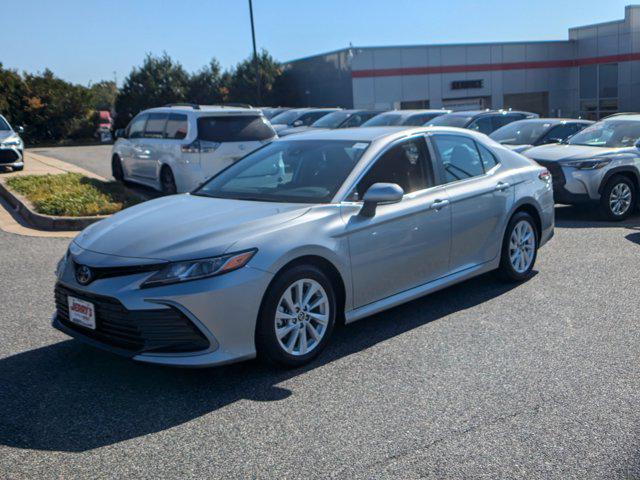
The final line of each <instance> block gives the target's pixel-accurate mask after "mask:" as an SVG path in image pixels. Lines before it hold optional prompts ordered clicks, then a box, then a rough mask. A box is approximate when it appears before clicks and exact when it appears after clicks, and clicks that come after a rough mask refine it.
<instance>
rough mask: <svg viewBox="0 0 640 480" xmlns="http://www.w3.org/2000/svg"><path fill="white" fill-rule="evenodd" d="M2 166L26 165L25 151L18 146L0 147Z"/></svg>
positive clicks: (0, 165)
mask: <svg viewBox="0 0 640 480" xmlns="http://www.w3.org/2000/svg"><path fill="white" fill-rule="evenodd" d="M0 167H24V151H23V150H22V149H21V148H18V147H0Z"/></svg>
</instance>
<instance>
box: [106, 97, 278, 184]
mask: <svg viewBox="0 0 640 480" xmlns="http://www.w3.org/2000/svg"><path fill="white" fill-rule="evenodd" d="M116 136H117V137H118V140H117V141H116V142H115V144H114V145H113V149H112V152H111V168H112V172H113V177H114V178H115V179H116V180H120V181H124V180H126V181H131V182H136V183H140V184H143V185H147V186H150V187H152V188H155V189H157V190H160V191H162V192H164V193H167V194H172V193H177V192H189V191H191V190H193V189H194V188H195V187H197V186H198V185H200V184H201V183H202V182H204V181H205V180H206V179H208V178H210V177H212V176H213V175H215V174H217V173H218V172H219V171H220V170H222V169H224V168H226V167H228V166H229V165H231V164H232V163H234V162H235V161H237V160H238V159H239V158H241V157H243V156H244V155H246V154H248V153H249V152H252V151H253V150H255V149H256V148H258V147H260V146H261V145H263V144H265V143H268V142H270V141H271V140H273V139H274V138H276V133H275V131H274V130H273V128H272V127H271V124H270V123H269V121H268V120H267V119H266V118H265V117H264V115H263V114H262V112H261V111H260V110H257V109H254V108H244V107H226V106H199V105H169V106H166V107H161V108H152V109H149V110H145V111H143V112H140V113H139V114H138V115H136V116H135V117H134V119H133V120H131V122H130V123H129V125H128V126H127V128H126V129H124V130H118V131H117V132H116Z"/></svg>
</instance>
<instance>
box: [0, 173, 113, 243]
mask: <svg viewBox="0 0 640 480" xmlns="http://www.w3.org/2000/svg"><path fill="white" fill-rule="evenodd" d="M0 196H1V197H2V198H4V199H5V200H6V201H7V203H9V205H11V207H12V208H13V209H14V211H15V212H16V213H18V214H19V215H20V216H21V217H22V218H24V219H25V221H27V222H28V223H29V224H30V225H31V226H33V227H34V228H38V229H40V230H46V231H53V232H56V231H70V230H72V231H80V230H83V229H85V228H86V227H88V226H89V225H91V224H92V223H95V222H98V221H100V220H102V219H104V218H108V217H109V215H101V216H96V217H57V216H52V215H43V214H41V213H37V212H35V211H34V209H33V207H32V206H31V204H30V203H29V201H28V200H27V199H26V198H25V197H23V196H22V195H20V194H19V193H16V192H13V191H12V190H10V189H9V187H7V185H6V182H5V179H4V178H0Z"/></svg>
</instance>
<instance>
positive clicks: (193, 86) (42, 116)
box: [0, 51, 297, 145]
mask: <svg viewBox="0 0 640 480" xmlns="http://www.w3.org/2000/svg"><path fill="white" fill-rule="evenodd" d="M258 64H259V68H260V80H261V92H262V104H263V105H296V104H297V99H296V98H295V96H294V94H293V92H294V89H292V88H290V86H291V83H290V82H291V80H290V78H289V75H288V74H287V72H286V71H285V70H284V69H283V67H282V65H281V64H279V63H278V62H277V61H275V60H274V58H273V57H272V56H271V55H269V53H267V52H266V51H262V52H261V54H260V55H259V56H258ZM180 102H188V103H197V104H204V105H207V104H208V105H211V104H220V103H248V104H252V105H256V104H257V102H256V78H255V67H254V63H253V59H252V58H251V57H250V58H247V59H246V60H244V61H242V62H240V63H239V64H238V65H236V66H235V67H233V68H231V69H229V70H226V71H223V70H222V68H221V67H220V64H219V63H218V61H217V60H216V59H212V60H211V62H210V63H209V64H208V65H206V66H204V67H203V68H202V69H200V70H198V71H196V72H192V73H190V72H187V71H186V70H185V69H184V67H183V66H182V65H181V64H180V63H179V62H177V61H175V60H173V59H172V58H171V57H170V56H169V55H168V54H167V53H163V54H162V55H152V54H147V56H146V57H145V59H144V61H143V63H142V65H141V66H139V67H134V68H133V69H132V70H131V72H130V73H129V75H128V76H127V77H126V78H125V80H124V82H123V84H122V86H121V87H120V88H117V86H116V84H115V83H114V82H112V81H102V82H98V83H95V84H93V85H89V86H84V85H78V84H73V83H70V82H67V81H65V80H62V79H61V78H58V77H56V76H55V75H54V74H53V72H52V71H50V70H48V69H47V70H45V71H44V72H41V73H37V74H30V73H19V72H17V71H15V70H12V69H7V68H4V67H3V66H2V63H0V113H1V114H2V115H4V116H5V117H6V118H7V120H9V122H10V123H11V124H12V125H14V126H17V125H22V126H24V128H25V135H24V136H25V141H26V142H27V143H28V144H31V145H33V144H38V143H45V142H46V143H48V142H51V143H55V142H61V141H67V140H71V141H73V140H78V139H84V138H91V137H92V136H93V135H94V133H95V130H96V126H97V115H98V113H97V112H98V111H99V110H114V109H115V112H116V118H115V127H116V128H121V127H124V126H125V125H127V124H128V123H129V121H130V120H131V118H133V116H135V115H136V114H137V113H138V112H139V111H141V110H144V109H146V108H151V107H158V106H162V105H166V104H168V103H180Z"/></svg>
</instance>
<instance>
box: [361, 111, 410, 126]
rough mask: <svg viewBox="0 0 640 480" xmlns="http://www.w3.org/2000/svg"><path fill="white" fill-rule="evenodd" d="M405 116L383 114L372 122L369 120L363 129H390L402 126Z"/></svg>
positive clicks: (394, 113) (392, 113)
mask: <svg viewBox="0 0 640 480" xmlns="http://www.w3.org/2000/svg"><path fill="white" fill-rule="evenodd" d="M403 119H404V115H402V114H401V113H397V112H391V113H381V114H380V115H376V116H375V117H373V118H372V119H371V120H367V121H366V122H364V123H363V124H362V126H363V127H388V126H393V125H401V124H402V120H403Z"/></svg>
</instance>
